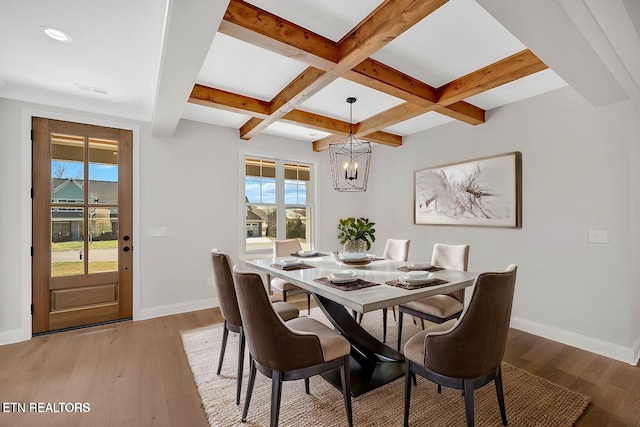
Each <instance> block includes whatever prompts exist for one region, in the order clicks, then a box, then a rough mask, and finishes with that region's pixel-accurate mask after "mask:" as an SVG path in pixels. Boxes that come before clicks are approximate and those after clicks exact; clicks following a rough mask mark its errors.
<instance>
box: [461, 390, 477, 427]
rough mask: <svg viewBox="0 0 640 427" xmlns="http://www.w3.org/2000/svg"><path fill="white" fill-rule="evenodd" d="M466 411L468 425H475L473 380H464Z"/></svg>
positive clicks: (470, 426)
mask: <svg viewBox="0 0 640 427" xmlns="http://www.w3.org/2000/svg"><path fill="white" fill-rule="evenodd" d="M463 391H464V412H465V414H466V415H467V427H474V426H475V419H474V413H473V380H464V383H463Z"/></svg>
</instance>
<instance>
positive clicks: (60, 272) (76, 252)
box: [51, 134, 118, 277]
mask: <svg viewBox="0 0 640 427" xmlns="http://www.w3.org/2000/svg"><path fill="white" fill-rule="evenodd" d="M85 151H86V152H85ZM87 183H88V186H87ZM85 187H87V188H85ZM85 197H87V199H88V200H85ZM85 221H88V223H87V224H86V225H85ZM85 240H88V245H87V247H85V243H84V242H85ZM85 257H86V258H87V259H88V260H89V262H88V263H87V269H88V271H85V263H84V260H83V258H85ZM117 270H118V142H117V141H109V140H101V139H95V138H88V140H87V142H86V143H85V141H84V139H83V138H82V137H78V136H73V135H62V134H52V136H51V276H52V277H58V276H73V275H81V274H86V273H99V272H105V271H117Z"/></svg>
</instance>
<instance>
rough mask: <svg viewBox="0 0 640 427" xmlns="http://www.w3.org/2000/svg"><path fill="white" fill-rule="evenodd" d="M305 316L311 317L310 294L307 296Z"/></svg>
mask: <svg viewBox="0 0 640 427" xmlns="http://www.w3.org/2000/svg"><path fill="white" fill-rule="evenodd" d="M307 314H308V315H309V316H310V315H311V294H307Z"/></svg>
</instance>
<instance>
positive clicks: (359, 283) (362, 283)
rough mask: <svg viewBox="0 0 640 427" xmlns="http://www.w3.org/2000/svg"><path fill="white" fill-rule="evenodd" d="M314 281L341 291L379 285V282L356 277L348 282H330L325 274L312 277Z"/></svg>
mask: <svg viewBox="0 0 640 427" xmlns="http://www.w3.org/2000/svg"><path fill="white" fill-rule="evenodd" d="M314 281H315V282H318V283H322V284H323V285H327V286H330V287H332V288H336V289H341V290H343V291H355V290H358V289H363V288H368V287H371V286H379V285H380V283H374V282H367V281H366V280H362V279H356V280H354V281H353V282H348V283H332V282H331V280H329V278H328V277H327V276H321V277H318V278H317V279H314Z"/></svg>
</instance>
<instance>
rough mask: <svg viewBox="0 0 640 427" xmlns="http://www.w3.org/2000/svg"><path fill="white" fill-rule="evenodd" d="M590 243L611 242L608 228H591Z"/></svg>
mask: <svg viewBox="0 0 640 427" xmlns="http://www.w3.org/2000/svg"><path fill="white" fill-rule="evenodd" d="M589 243H609V235H608V233H607V230H589Z"/></svg>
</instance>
